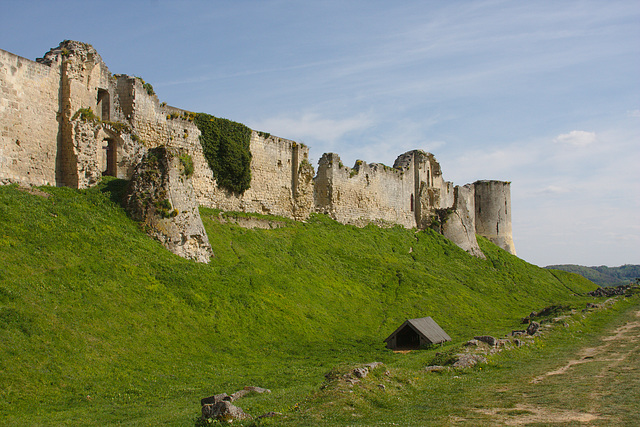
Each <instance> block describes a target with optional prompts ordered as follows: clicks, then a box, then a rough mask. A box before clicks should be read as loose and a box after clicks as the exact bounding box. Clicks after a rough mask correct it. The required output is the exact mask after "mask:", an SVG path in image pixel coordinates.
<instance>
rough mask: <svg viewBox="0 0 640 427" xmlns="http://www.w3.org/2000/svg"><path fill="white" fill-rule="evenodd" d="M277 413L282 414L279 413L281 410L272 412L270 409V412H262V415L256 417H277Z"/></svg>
mask: <svg viewBox="0 0 640 427" xmlns="http://www.w3.org/2000/svg"><path fill="white" fill-rule="evenodd" d="M279 415H282V413H281V412H274V411H271V412H267V413H266V414H262V415H260V416H259V417H258V419H260V418H272V417H277V416H279Z"/></svg>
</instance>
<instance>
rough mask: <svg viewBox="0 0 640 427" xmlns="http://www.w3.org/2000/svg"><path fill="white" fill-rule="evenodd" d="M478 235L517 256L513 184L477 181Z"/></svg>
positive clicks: (475, 184) (475, 187) (474, 184)
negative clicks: (513, 222)
mask: <svg viewBox="0 0 640 427" xmlns="http://www.w3.org/2000/svg"><path fill="white" fill-rule="evenodd" d="M473 186H474V189H475V205H476V206H475V209H476V233H477V234H479V235H481V236H482V237H486V238H487V239H489V240H491V241H492V242H493V243H495V244H496V245H498V246H499V247H501V248H502V249H504V250H505V251H507V252H509V253H511V254H513V255H515V254H516V248H515V246H514V245H513V235H512V232H511V183H510V182H508V181H476V182H474V183H473Z"/></svg>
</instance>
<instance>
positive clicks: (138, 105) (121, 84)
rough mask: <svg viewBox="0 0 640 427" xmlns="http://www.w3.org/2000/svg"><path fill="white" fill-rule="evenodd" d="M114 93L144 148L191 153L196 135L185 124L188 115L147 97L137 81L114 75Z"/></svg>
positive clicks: (196, 143) (194, 129) (188, 123)
mask: <svg viewBox="0 0 640 427" xmlns="http://www.w3.org/2000/svg"><path fill="white" fill-rule="evenodd" d="M116 78H117V87H118V88H117V93H118V95H119V97H121V98H120V102H121V105H122V110H123V114H125V115H126V116H127V117H128V118H129V121H130V123H131V127H132V128H133V131H134V133H135V134H136V135H137V137H138V138H140V140H141V143H142V144H143V145H145V146H146V147H149V148H151V147H157V146H159V145H168V146H171V147H177V148H181V149H188V150H189V151H193V150H194V149H197V147H196V146H199V145H200V141H199V139H198V137H199V136H200V131H199V130H198V128H197V127H196V125H195V124H194V123H193V122H192V121H189V120H188V118H187V117H188V114H189V112H188V111H185V110H181V109H178V108H174V107H170V106H167V105H166V104H164V103H160V102H159V101H158V97H157V96H156V95H155V94H150V93H148V92H147V89H146V88H145V87H144V85H143V83H142V81H141V80H140V79H139V78H137V77H130V76H126V75H118V76H116Z"/></svg>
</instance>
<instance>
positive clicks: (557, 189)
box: [538, 185, 571, 194]
mask: <svg viewBox="0 0 640 427" xmlns="http://www.w3.org/2000/svg"><path fill="white" fill-rule="evenodd" d="M569 191H571V190H569V188H567V187H564V186H559V185H548V186H546V187H544V188H543V189H541V190H539V191H538V193H539V194H566V193H569Z"/></svg>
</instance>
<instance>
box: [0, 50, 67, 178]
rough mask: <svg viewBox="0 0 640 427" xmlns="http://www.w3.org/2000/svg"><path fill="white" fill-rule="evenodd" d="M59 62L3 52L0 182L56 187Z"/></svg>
mask: <svg viewBox="0 0 640 427" xmlns="http://www.w3.org/2000/svg"><path fill="white" fill-rule="evenodd" d="M59 90H60V70H59V64H55V65H54V66H48V65H44V64H39V63H37V62H34V61H30V60H28V59H25V58H22V57H19V56H17V55H14V54H12V53H9V52H6V51H4V50H0V183H2V184H6V183H10V182H24V183H27V184H32V185H55V184H56V161H57V157H56V152H57V136H58V120H57V117H56V114H57V112H58V111H59V105H58V92H59Z"/></svg>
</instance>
